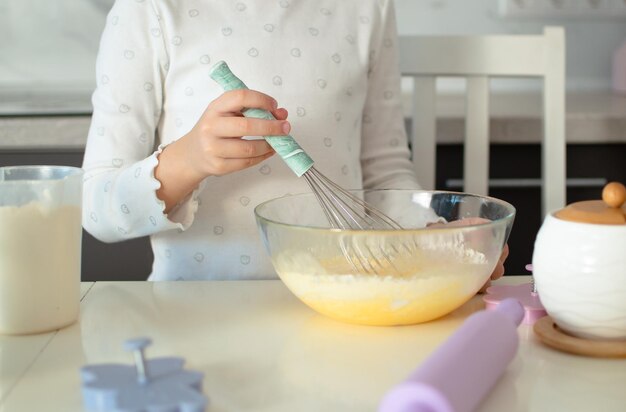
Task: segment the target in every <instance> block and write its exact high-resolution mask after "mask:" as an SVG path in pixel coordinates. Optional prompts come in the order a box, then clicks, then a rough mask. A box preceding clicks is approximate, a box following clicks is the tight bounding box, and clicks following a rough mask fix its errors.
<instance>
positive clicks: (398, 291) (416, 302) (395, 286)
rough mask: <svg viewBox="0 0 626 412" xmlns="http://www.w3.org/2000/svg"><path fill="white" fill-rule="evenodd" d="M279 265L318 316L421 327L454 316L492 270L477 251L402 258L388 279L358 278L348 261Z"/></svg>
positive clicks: (300, 259)
mask: <svg viewBox="0 0 626 412" xmlns="http://www.w3.org/2000/svg"><path fill="white" fill-rule="evenodd" d="M419 262H421V263H419ZM275 266H276V268H277V270H278V274H279V275H280V277H281V279H282V280H283V282H285V284H286V285H287V287H288V288H289V289H290V290H291V291H292V292H293V293H294V294H295V295H296V296H298V297H299V298H300V299H301V300H302V301H303V302H304V303H306V304H307V305H308V306H310V307H311V308H313V309H314V310H316V311H317V312H319V313H321V314H323V315H326V316H329V317H331V318H334V319H337V320H340V321H344V322H350V323H358V324H364V325H381V326H382V325H408V324H415V323H421V322H426V321H429V320H432V319H436V318H438V317H441V316H443V315H445V314H447V313H450V312H451V311H453V310H454V309H456V308H458V307H459V306H461V305H462V304H463V303H465V302H466V301H467V300H469V299H470V298H471V297H472V296H473V295H474V294H475V293H476V292H477V291H478V290H479V289H480V287H481V286H482V285H483V284H484V282H485V281H486V280H487V277H488V276H489V274H490V273H491V270H492V269H493V267H492V266H493V264H492V263H491V262H489V261H488V260H487V259H486V258H485V256H484V255H483V254H481V253H476V252H474V253H471V254H467V255H466V256H464V257H463V259H459V258H458V256H456V257H455V258H454V259H445V258H442V257H441V256H440V257H439V258H437V259H433V258H432V257H424V258H423V259H420V258H419V256H414V255H413V256H404V257H399V258H397V259H395V260H394V266H396V267H397V268H401V269H400V271H397V270H394V271H393V272H392V273H393V274H386V275H368V274H354V273H353V272H354V271H355V270H354V268H353V267H352V266H351V265H350V264H349V262H348V261H347V260H346V259H345V258H344V257H338V258H333V259H329V260H319V261H318V260H317V259H314V258H313V257H311V256H310V255H305V254H298V255H297V256H296V255H289V254H283V255H280V256H278V257H277V259H276V261H275ZM384 272H387V271H385V270H384V269H383V270H381V271H379V273H384Z"/></svg>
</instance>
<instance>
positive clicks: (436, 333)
mask: <svg viewBox="0 0 626 412" xmlns="http://www.w3.org/2000/svg"><path fill="white" fill-rule="evenodd" d="M528 279H529V278H528V277H506V278H504V279H503V280H501V281H498V283H520V282H527V281H528ZM91 286H92V285H91V284H84V285H83V291H86V294H85V297H84V298H83V300H82V302H81V315H80V321H79V322H78V323H76V324H74V325H72V326H70V327H67V328H65V329H62V330H60V331H58V332H54V333H49V334H42V335H32V336H22V337H6V336H5V337H0V360H2V368H1V369H0V373H1V377H0V383H1V385H0V390H1V392H0V395H1V397H0V411H2V412H9V411H10V412H21V411H39V410H46V411H64V412H72V411H81V410H82V399H81V392H80V384H81V381H80V376H79V369H80V367H81V366H83V365H85V364H94V363H104V362H121V363H126V364H131V363H132V358H131V355H130V354H128V353H127V352H125V351H124V350H123V348H122V343H123V341H124V340H126V339H128V338H132V337H137V336H149V337H151V338H152V339H153V342H154V343H153V345H152V346H151V347H150V348H148V350H147V352H146V355H147V357H148V358H151V357H160V356H182V357H184V358H186V361H187V363H186V368H188V369H193V370H199V371H201V372H203V373H204V376H205V377H204V384H203V388H204V393H205V395H206V396H207V397H208V398H209V400H210V406H209V408H208V411H209V412H213V411H215V412H217V411H255V412H263V411H268V412H269V411H271V412H281V411H289V412H294V411H298V412H307V411H316V412H318V411H326V412H333V411H341V412H346V411H347V412H349V411H359V412H363V411H375V410H376V407H377V405H378V402H379V400H380V399H381V397H382V395H383V394H384V393H385V392H386V391H387V390H388V389H390V388H391V387H393V386H394V385H396V384H397V383H399V382H401V381H402V380H404V379H405V378H406V377H407V376H408V374H409V373H410V372H411V371H412V370H414V369H415V368H416V367H417V366H418V365H419V364H420V362H422V361H423V360H424V359H425V358H426V357H427V356H428V355H429V354H430V353H431V352H432V351H433V350H434V349H435V348H437V346H438V345H440V344H441V343H442V342H443V341H444V340H445V339H446V338H447V337H448V336H450V335H451V334H452V333H453V332H454V331H455V330H456V328H457V327H458V326H459V325H460V324H461V323H462V322H463V320H464V319H465V318H466V317H467V316H468V315H469V314H471V313H473V312H475V311H477V310H480V309H482V308H483V306H484V305H483V303H482V300H481V298H480V296H476V297H474V298H473V299H472V300H471V301H470V302H468V303H466V304H465V305H464V306H462V307H461V308H459V309H458V310H456V311H454V312H453V313H451V314H450V315H448V316H445V317H443V318H441V319H438V320H436V321H432V322H429V323H425V324H421V325H414V326H405V327H366V326H356V325H349V324H344V323H338V322H336V321H333V320H330V319H327V318H325V317H323V316H321V315H318V314H316V313H315V312H313V311H312V310H311V309H309V308H308V307H306V306H305V305H304V304H302V303H301V302H300V301H298V300H297V299H296V298H295V297H294V296H293V295H292V294H291V293H290V292H289V291H288V290H287V289H286V288H285V286H284V285H283V283H282V282H280V281H231V282H227V281H226V282H224V281H223V282H97V283H95V285H93V286H92V287H91ZM519 336H520V347H519V350H518V353H517V356H516V358H515V359H514V360H513V362H512V363H511V364H510V365H509V367H508V369H507V370H506V372H505V374H504V375H503V377H502V379H501V380H500V381H499V382H498V383H497V384H496V386H495V387H494V389H493V390H492V392H491V393H490V394H489V396H488V397H487V398H486V399H485V401H484V402H483V404H482V405H481V407H480V408H479V410H480V411H483V412H484V411H493V412H496V411H497V412H502V411H507V412H508V411H533V412H540V411H541V412H543V411H545V412H554V411H568V412H576V411H585V412H588V411H594V410H602V411H603V412H612V411H616V412H617V411H623V410H624V406H625V405H626V391H624V382H625V381H626V360H616V359H612V360H611V359H597V358H586V357H580V356H575V355H569V354H566V353H561V352H558V351H555V350H553V349H550V348H548V347H546V346H543V345H542V344H541V343H540V342H539V341H538V340H537V339H536V337H535V336H534V334H533V333H532V330H531V328H530V327H528V326H525V325H522V326H520V328H519ZM18 358H19V359H21V360H20V362H13V359H18ZM7 362H8V364H9V365H10V367H6V366H5V365H6V364H7ZM476 379H480V371H476Z"/></svg>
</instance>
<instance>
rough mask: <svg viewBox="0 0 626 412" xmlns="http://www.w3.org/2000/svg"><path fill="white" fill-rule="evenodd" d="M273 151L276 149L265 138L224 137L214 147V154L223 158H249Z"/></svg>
mask: <svg viewBox="0 0 626 412" xmlns="http://www.w3.org/2000/svg"><path fill="white" fill-rule="evenodd" d="M273 153H274V149H272V146H270V145H269V144H267V142H266V141H265V140H241V139H222V140H221V141H220V144H219V145H218V146H216V147H215V148H214V149H213V155H214V156H216V157H220V158H223V159H248V158H256V157H259V156H264V155H266V154H273Z"/></svg>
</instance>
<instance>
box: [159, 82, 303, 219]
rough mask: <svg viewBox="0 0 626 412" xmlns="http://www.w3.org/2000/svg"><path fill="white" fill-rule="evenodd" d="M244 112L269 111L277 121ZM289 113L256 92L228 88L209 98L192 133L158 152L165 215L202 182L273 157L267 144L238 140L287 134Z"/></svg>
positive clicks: (266, 96)
mask: <svg viewBox="0 0 626 412" xmlns="http://www.w3.org/2000/svg"><path fill="white" fill-rule="evenodd" d="M247 108H255V109H264V110H267V111H268V112H270V113H272V115H274V117H275V118H276V120H265V119H255V118H247V117H244V116H243V113H242V110H244V109H247ZM287 115H288V113H287V110H285V109H282V108H278V104H277V103H276V100H274V99H273V98H272V97H270V96H268V95H266V94H263V93H260V92H257V91H254V90H232V91H228V92H225V93H224V94H222V95H221V96H220V97H218V98H217V99H215V100H213V101H212V102H211V103H210V104H209V106H208V107H207V109H206V110H205V111H204V113H203V114H202V116H201V117H200V119H199V120H198V122H197V123H196V124H195V126H194V127H193V129H191V131H190V132H189V133H187V134H186V135H184V136H183V137H181V138H180V139H178V140H177V141H175V142H173V143H171V144H169V145H168V146H167V147H165V148H164V149H163V151H162V152H161V153H160V154H159V163H158V165H157V167H156V169H155V171H154V174H155V177H156V178H157V180H158V181H159V182H161V187H160V188H159V189H158V190H157V197H158V198H159V199H161V200H163V201H164V202H165V212H166V213H168V212H169V211H170V210H172V208H173V207H174V206H175V205H176V204H178V203H179V202H180V201H182V200H183V199H184V198H185V197H186V196H187V195H188V194H189V193H191V192H192V191H193V190H194V189H195V188H196V187H197V186H198V185H199V184H200V182H201V181H202V180H203V179H204V178H206V177H208V176H222V175H225V174H228V173H233V172H237V171H239V170H243V169H246V168H248V167H251V166H254V165H256V164H258V163H261V162H262V161H263V160H265V159H267V158H268V157H270V156H272V155H273V154H274V153H275V152H274V149H272V147H271V146H270V145H269V144H268V143H267V142H266V141H265V140H263V139H260V140H246V139H242V137H243V136H282V135H287V134H289V131H290V130H291V125H290V124H289V122H287V120H286V119H287Z"/></svg>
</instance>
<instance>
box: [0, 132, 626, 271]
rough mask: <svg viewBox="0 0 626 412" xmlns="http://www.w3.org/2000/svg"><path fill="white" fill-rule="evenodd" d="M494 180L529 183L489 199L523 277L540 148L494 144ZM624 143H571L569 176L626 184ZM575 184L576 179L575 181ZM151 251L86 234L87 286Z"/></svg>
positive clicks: (595, 192)
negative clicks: (506, 219) (504, 221)
mask: <svg viewBox="0 0 626 412" xmlns="http://www.w3.org/2000/svg"><path fill="white" fill-rule="evenodd" d="M82 157H83V151H82V149H72V150H70V149H65V150H52V149H49V150H42V149H28V150H23V149H22V150H1V151H0V165H2V166H5V165H25V164H59V165H68V166H79V167H80V165H81V163H82ZM490 158H491V159H490V169H491V170H490V176H491V177H492V178H494V179H529V180H530V183H531V185H530V186H528V187H494V188H492V189H490V190H491V192H490V195H491V196H494V197H497V198H500V199H503V200H506V201H507V202H510V203H511V204H513V205H514V206H515V207H516V209H517V215H516V219H515V224H514V226H513V231H512V232H511V236H510V238H509V247H510V255H509V258H508V260H507V263H506V271H507V273H518V274H519V273H525V269H524V267H525V265H526V264H527V263H530V262H531V259H532V251H533V244H534V240H535V236H536V234H537V231H538V230H539V227H540V226H541V221H542V220H541V210H540V188H539V186H533V185H532V184H533V183H534V181H533V179H535V180H536V179H539V176H540V158H541V148H540V146H539V145H538V144H495V145H492V147H491V152H490ZM625 160H626V143H614V144H606V143H604V144H570V145H568V148H567V177H568V179H570V181H571V180H573V179H577V178H583V179H589V178H592V179H595V180H596V181H597V182H603V181H614V180H616V181H620V182H626V161H625ZM462 173H463V147H462V146H461V145H460V144H441V145H438V147H437V187H438V188H440V189H442V190H454V191H459V190H461V189H460V187H459V186H458V183H459V182H458V180H459V179H461V176H462ZM574 181H575V180H574ZM601 189H602V185H601V184H600V183H598V184H596V185H589V186H585V185H582V186H572V187H568V190H567V202H568V203H571V202H576V201H580V200H588V199H599V198H600V194H601ZM151 264H152V251H151V248H150V244H149V241H148V238H139V239H133V240H129V241H125V242H122V243H113V244H106V243H102V242H100V241H98V240H97V239H95V238H93V237H92V236H91V235H90V234H88V233H87V232H84V231H83V259H82V267H83V270H82V273H83V281H95V280H145V279H146V278H147V276H148V275H149V273H150V270H151Z"/></svg>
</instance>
